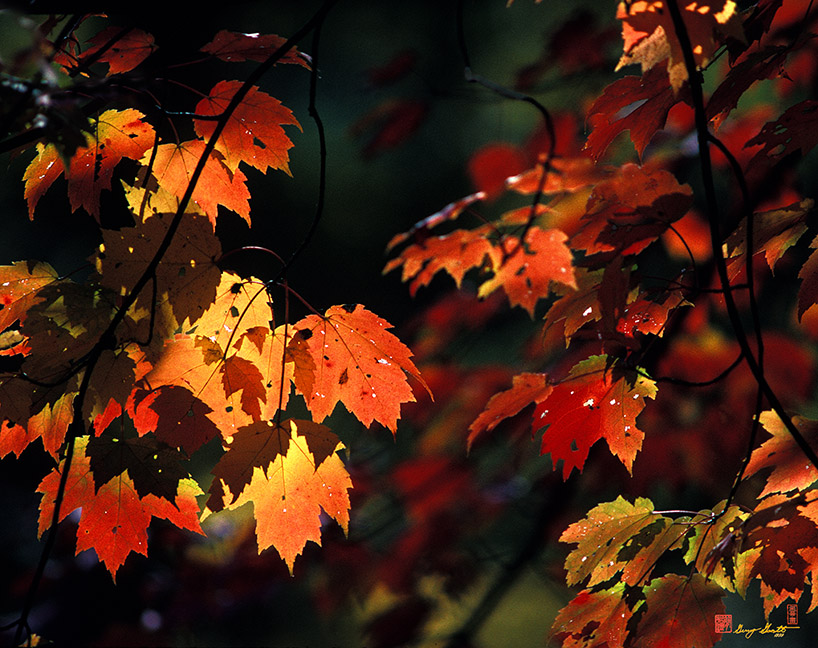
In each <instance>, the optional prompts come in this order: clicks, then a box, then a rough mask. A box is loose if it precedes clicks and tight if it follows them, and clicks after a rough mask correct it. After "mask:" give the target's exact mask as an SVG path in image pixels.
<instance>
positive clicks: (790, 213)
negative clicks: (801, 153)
mask: <svg viewBox="0 0 818 648" xmlns="http://www.w3.org/2000/svg"><path fill="white" fill-rule="evenodd" d="M814 205H815V202H814V201H813V200H811V199H809V198H807V199H805V200H801V201H799V202H796V203H792V204H791V205H787V206H786V207H780V208H779V209H773V210H770V211H765V212H760V213H755V214H753V245H752V253H753V255H756V254H760V253H762V252H763V253H764V256H765V258H766V260H767V265H768V266H769V267H770V270H771V271H774V270H775V265H776V263H778V261H779V259H780V258H781V257H782V256H784V252H786V251H787V250H788V249H789V248H791V247H792V246H793V245H795V244H796V243H797V242H798V240H799V239H800V238H801V236H802V235H803V234H804V232H806V231H807V224H806V218H807V214H808V213H809V212H810V211H811V210H812V208H813V206H814ZM724 252H725V256H726V258H727V259H728V264H727V268H728V271H729V274H730V278H731V279H732V278H735V276H736V275H737V274H738V273H739V272H741V271H742V270H743V269H744V268H745V266H746V263H747V262H746V254H747V224H746V221H745V220H742V221H741V223H740V224H739V226H738V227H737V228H736V229H735V230H733V232H732V233H731V234H730V236H728V237H727V240H726V241H725V242H724ZM802 271H803V270H802ZM799 314H800V313H799Z"/></svg>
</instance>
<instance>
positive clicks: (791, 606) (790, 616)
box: [787, 603, 798, 626]
mask: <svg viewBox="0 0 818 648" xmlns="http://www.w3.org/2000/svg"><path fill="white" fill-rule="evenodd" d="M787 625H788V626H797V625H798V606H797V605H796V604H795V603H787Z"/></svg>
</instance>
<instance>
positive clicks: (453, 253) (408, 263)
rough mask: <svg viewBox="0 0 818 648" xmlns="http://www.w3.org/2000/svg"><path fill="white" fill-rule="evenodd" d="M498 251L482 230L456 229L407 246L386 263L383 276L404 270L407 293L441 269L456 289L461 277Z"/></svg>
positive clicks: (429, 280)
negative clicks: (407, 284) (452, 281)
mask: <svg viewBox="0 0 818 648" xmlns="http://www.w3.org/2000/svg"><path fill="white" fill-rule="evenodd" d="M499 254H500V252H499V250H498V249H497V248H496V247H495V246H493V245H492V244H491V243H490V242H489V240H488V239H487V238H486V237H485V233H484V232H483V231H482V230H455V231H454V232H452V233H451V234H447V235H445V236H432V237H429V238H426V239H424V240H423V241H422V242H421V243H414V244H412V245H410V246H409V247H407V248H406V249H405V250H404V251H403V252H401V254H400V256H398V257H397V258H395V259H392V260H391V261H390V262H389V263H387V264H386V267H384V269H383V271H384V273H387V272H390V271H391V270H394V269H395V268H398V267H401V266H402V267H403V270H402V274H401V280H402V281H404V282H405V281H409V280H410V279H411V280H412V282H411V283H410V284H409V292H410V293H411V294H412V295H414V294H415V293H417V291H418V288H420V287H421V286H426V285H428V284H429V283H430V282H431V281H432V278H433V277H434V276H435V275H436V274H437V273H438V272H440V271H441V270H445V271H446V272H448V273H449V275H450V276H451V277H452V278H453V279H454V280H455V283H456V284H457V287H458V288H459V287H460V285H461V284H462V282H463V277H465V276H466V273H467V272H468V271H469V270H471V269H473V268H480V267H482V266H483V264H484V262H485V260H486V257H496V256H499Z"/></svg>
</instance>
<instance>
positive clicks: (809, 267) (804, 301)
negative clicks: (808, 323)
mask: <svg viewBox="0 0 818 648" xmlns="http://www.w3.org/2000/svg"><path fill="white" fill-rule="evenodd" d="M810 248H811V249H812V250H815V251H814V252H812V254H810V256H809V258H808V259H807V261H806V263H804V265H803V266H801V271H800V272H799V273H798V278H799V279H801V287H800V288H799V289H798V319H799V320H801V318H803V316H804V313H806V312H807V310H808V309H809V308H810V307H812V306H813V305H814V304H818V236H816V237H815V238H814V239H813V240H812V243H810Z"/></svg>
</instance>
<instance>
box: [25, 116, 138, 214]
mask: <svg viewBox="0 0 818 648" xmlns="http://www.w3.org/2000/svg"><path fill="white" fill-rule="evenodd" d="M143 117H144V115H143V114H142V113H141V112H139V111H138V110H134V109H133V108H128V109H127V110H106V111H105V112H104V113H102V114H101V115H100V116H99V117H98V118H97V119H96V120H94V121H93V122H92V128H93V132H92V133H87V134H86V136H85V138H86V142H87V144H86V145H85V146H80V147H78V148H77V150H76V152H75V153H74V155H73V157H72V158H71V160H70V164H69V167H68V168H67V169H66V167H65V165H64V164H63V160H62V158H61V157H60V155H59V153H58V152H57V149H56V147H55V146H54V145H53V144H48V145H44V144H42V143H40V144H37V157H36V158H34V160H32V162H31V164H29V165H28V168H27V169H26V171H25V173H24V175H23V180H25V192H24V196H25V199H26V201H27V203H28V216H29V218H34V209H35V207H36V206H37V202H38V201H39V200H40V198H41V197H42V196H43V194H44V193H45V192H46V191H47V190H48V188H49V187H50V186H51V185H52V184H53V182H54V181H55V180H56V179H57V178H58V177H59V176H60V175H61V174H63V173H65V177H66V179H67V180H68V198H69V200H70V201H71V211H72V212H73V211H77V209H79V208H80V207H82V208H83V209H85V211H87V212H88V213H89V214H91V215H92V216H93V217H94V218H96V219H97V220H99V197H100V194H101V193H102V190H103V189H110V188H111V178H112V177H113V172H114V167H115V166H116V165H117V164H119V162H120V160H122V158H129V159H132V160H138V159H140V158H141V157H142V155H143V154H144V153H145V151H146V150H147V149H149V148H150V147H151V146H152V145H153V142H154V131H153V127H152V126H151V125H150V124H148V123H146V122H144V121H142V118H143Z"/></svg>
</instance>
